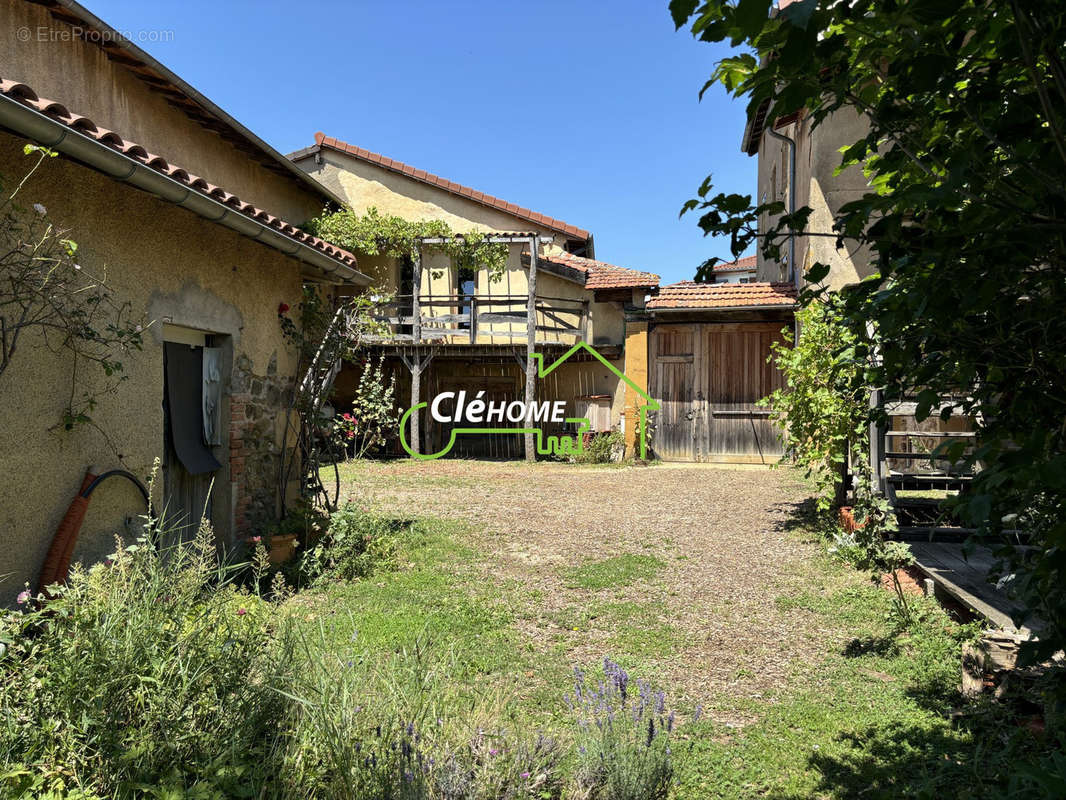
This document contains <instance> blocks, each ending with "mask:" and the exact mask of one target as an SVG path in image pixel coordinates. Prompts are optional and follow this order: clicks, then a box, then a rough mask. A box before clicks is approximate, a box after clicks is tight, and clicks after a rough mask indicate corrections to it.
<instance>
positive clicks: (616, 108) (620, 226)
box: [83, 0, 755, 282]
mask: <svg viewBox="0 0 1066 800" xmlns="http://www.w3.org/2000/svg"><path fill="white" fill-rule="evenodd" d="M83 2H84V3H85V5H87V7H88V8H89V9H90V10H91V11H92V12H93V13H95V14H96V15H97V16H99V17H101V18H102V19H103V20H104V21H105V22H107V23H109V24H110V25H112V26H113V27H115V28H117V29H119V30H122V31H132V32H137V31H140V30H147V31H154V30H169V31H173V37H172V40H171V41H168V42H160V43H151V42H138V43H139V44H140V45H141V46H142V47H143V48H144V49H146V50H147V51H148V52H150V53H151V54H152V55H153V56H155V57H156V58H158V59H159V60H160V61H162V62H163V63H164V64H166V65H167V66H168V67H170V68H171V69H173V70H174V71H175V72H177V73H178V74H179V75H181V76H182V77H183V78H184V79H185V80H187V81H188V82H189V83H191V84H192V85H193V86H195V87H196V88H197V89H199V90H200V91H201V92H203V93H204V94H206V95H207V96H208V97H210V98H211V99H212V100H214V101H215V102H216V103H218V104H219V105H220V106H221V107H222V108H224V109H226V111H228V112H229V113H230V114H232V115H233V116H234V117H236V118H237V119H238V120H240V121H241V122H242V123H244V124H245V125H247V126H248V127H249V128H251V129H252V130H253V131H255V132H256V133H257V134H258V135H259V136H261V137H262V138H263V139H265V140H266V141H267V142H269V143H270V144H272V145H273V146H274V147H276V148H277V149H278V150H280V151H281V152H283V153H286V152H289V151H292V150H296V149H298V148H300V147H305V146H307V145H309V144H311V143H312V141H313V139H312V137H313V135H314V133H315V131H318V130H322V131H325V133H326V134H327V135H329V136H336V137H337V138H338V139H343V140H344V141H347V142H350V143H352V144H356V145H359V146H360V147H365V148H368V149H370V150H373V151H375V152H379V153H384V154H385V155H387V156H389V157H390V158H396V159H399V160H401V161H405V162H407V163H409V164H413V165H414V166H416V167H419V168H421V169H426V170H429V171H430V172H435V173H437V174H439V175H443V176H444V177H446V178H449V179H450V180H454V181H458V182H459V183H464V184H467V185H469V186H473V187H474V188H476V189H479V190H481V191H484V192H488V193H490V194H494V195H496V196H498V197H502V198H504V199H505V200H508V201H510V202H513V203H518V204H519V205H524V206H527V207H529V208H532V209H534V210H536V211H539V212H541V213H544V214H548V215H550V216H554V217H557V218H559V219H562V220H565V221H567V222H569V223H572V224H574V225H578V226H580V227H582V228H585V229H587V230H590V231H592V232H593V234H594V235H595V237H596V255H597V257H598V258H600V259H603V260H604V261H609V262H611V263H614V264H619V265H621V266H628V267H634V268H638V269H645V270H649V271H652V272H657V273H659V274H661V275H662V276H663V279H664V282H672V281H676V280H682V279H686V278H691V277H692V276H693V274H694V272H695V270H696V267H697V266H698V265H699V264H700V263H701V262H702V261H703V260H704V259H706V258H708V257H709V256H712V255H715V256H722V257H728V256H729V246H728V242H727V241H725V240H710V239H705V238H704V237H703V236H702V234H701V232H700V230H699V229H698V228H697V227H696V225H695V218H694V217H692V216H686V217H685V218H684V219H682V220H679V219H678V211H679V209H680V207H681V205H682V204H683V203H684V202H685V200H687V199H688V198H690V197H692V196H694V194H695V190H696V188H697V187H698V186H699V184H700V182H701V181H702V180H703V178H704V176H705V175H707V174H708V173H713V175H714V178H715V186H716V188H719V189H727V190H731V191H740V192H742V193H752V192H754V184H755V159H753V158H749V157H747V156H745V155H743V154H742V153H741V152H740V138H741V134H742V132H743V127H744V106H743V103H741V102H737V101H731V100H730V99H729V98H727V97H726V95H725V93H724V92H723V91H722V90H721V89H720V88H717V87H715V88H714V89H713V90H711V91H709V92H708V93H707V94H706V95H705V96H704V99H703V102H702V103H701V102H698V92H699V89H700V87H701V86H702V85H703V82H704V80H705V79H706V77H707V76H708V75H709V73H710V71H711V69H712V68H713V64H714V62H715V60H716V59H717V58H719V57H721V55H723V51H722V50H720V49H717V48H716V47H715V46H711V45H707V44H702V43H698V42H695V41H693V40H692V38H691V36H690V35H689V34H688V33H686V32H684V31H682V32H675V31H674V26H673V22H672V21H671V19H670V14H669V12H668V10H667V3H666V1H665V0H662V1H661V2H660V1H658V0H643V1H641V0H615V1H614V2H610V3H608V2H601V0H577V2H575V0H527V2H523V3H518V2H507V3H495V4H485V3H477V2H470V1H469V0H455V1H454V2H439V0H435V1H433V2H431V1H430V0H413V1H409V2H406V3H401V2H367V1H366V0H363V1H361V2H348V3H344V2H330V1H329V0H318V1H317V2H314V3H281V2H274V1H271V2H260V3H253V2H251V0H213V2H205V1H204V0H180V1H179V0H155V2H152V3H144V2H143V1H138V2H134V1H133V0H83Z"/></svg>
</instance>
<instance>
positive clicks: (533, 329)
mask: <svg viewBox="0 0 1066 800" xmlns="http://www.w3.org/2000/svg"><path fill="white" fill-rule="evenodd" d="M538 239H539V237H537V236H532V237H530V239H529V292H528V295H527V297H526V409H527V412H526V413H527V414H528V413H529V410H530V409H532V408H533V397H534V394H535V393H536V387H537V363H536V361H534V360H533V355H534V353H536V351H537V241H538ZM525 425H526V428H527V429H528V428H529V420H528V419H527V420H526V421H525ZM525 447H526V461H529V462H532V461H536V460H537V451H536V445H535V443H534V440H533V434H532V433H526V435H525Z"/></svg>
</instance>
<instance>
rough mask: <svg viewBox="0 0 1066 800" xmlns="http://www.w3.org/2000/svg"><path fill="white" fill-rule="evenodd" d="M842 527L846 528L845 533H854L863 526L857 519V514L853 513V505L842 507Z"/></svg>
mask: <svg viewBox="0 0 1066 800" xmlns="http://www.w3.org/2000/svg"><path fill="white" fill-rule="evenodd" d="M840 527H841V528H843V529H844V532H845V533H854V532H855V531H857V530H858V529H859V528H861V527H863V526H862V525H860V524H858V523H857V522H856V521H855V515H854V514H853V513H852V510H851V506H841V507H840Z"/></svg>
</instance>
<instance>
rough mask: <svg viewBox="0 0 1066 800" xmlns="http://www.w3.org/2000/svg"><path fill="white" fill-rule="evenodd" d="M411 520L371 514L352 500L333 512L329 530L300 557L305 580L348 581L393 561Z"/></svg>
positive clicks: (407, 532) (408, 529) (407, 533)
mask: <svg viewBox="0 0 1066 800" xmlns="http://www.w3.org/2000/svg"><path fill="white" fill-rule="evenodd" d="M410 534H411V523H410V522H407V521H404V520H396V519H393V518H391V517H385V516H381V515H378V514H373V513H371V512H369V511H367V510H366V509H363V508H360V507H359V506H357V505H355V504H354V503H348V504H346V505H345V506H344V507H343V508H341V509H340V510H339V511H336V512H334V514H333V515H332V516H331V517H330V520H329V531H328V532H327V534H326V535H325V536H324V537H323V538H322V539H321V540H320V541H319V542H318V543H317V544H316V545H315V546H314V547H313V548H311V549H310V550H308V551H307V552H305V553H304V555H303V558H302V559H301V561H300V571H301V573H302V575H303V577H305V578H306V579H307V580H312V581H313V580H319V579H322V580H327V581H337V580H342V581H350V580H354V579H355V578H363V577H366V576H367V575H369V574H371V573H372V572H373V571H374V570H375V569H380V568H388V567H389V566H391V565H392V564H393V563H394V558H395V554H396V549H397V546H398V545H399V543H400V541H401V540H402V539H404V538H405V537H407V536H409V535H410Z"/></svg>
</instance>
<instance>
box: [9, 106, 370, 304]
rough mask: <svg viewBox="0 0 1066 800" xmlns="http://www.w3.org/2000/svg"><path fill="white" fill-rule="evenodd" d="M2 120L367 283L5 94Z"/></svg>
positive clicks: (324, 274)
mask: <svg viewBox="0 0 1066 800" xmlns="http://www.w3.org/2000/svg"><path fill="white" fill-rule="evenodd" d="M0 126H2V127H4V128H6V129H8V130H10V131H12V132H14V133H15V134H17V135H20V136H26V137H28V138H30V139H33V140H34V141H36V142H39V143H40V144H42V145H44V146H46V147H49V148H52V149H54V150H56V151H57V152H60V153H63V154H64V155H66V156H68V157H70V158H72V159H74V160H76V161H79V162H81V163H83V164H85V165H87V166H89V167H91V168H93V169H95V170H97V171H99V172H101V173H103V174H105V175H107V176H108V177H110V178H112V179H113V180H116V181H118V182H120V183H128V184H130V185H131V186H134V187H136V188H138V189H141V190H142V191H145V192H148V193H150V194H152V195H154V196H156V197H159V198H160V199H163V200H166V201H168V202H170V203H174V204H175V205H179V206H181V207H182V208H185V209H186V210H188V211H192V212H193V213H195V214H197V215H199V216H201V217H203V218H205V219H208V220H210V221H212V222H216V223H218V224H220V225H223V226H225V227H227V228H230V229H231V230H234V231H236V232H238V233H240V234H242V235H244V236H246V237H248V238H250V239H254V240H255V241H257V242H260V243H262V244H265V245H266V246H268V247H271V248H273V249H274V250H278V251H280V252H282V253H284V254H285V255H287V256H291V257H294V258H296V259H298V260H299V261H301V262H303V263H305V264H308V265H310V266H312V267H314V268H315V269H316V270H317V276H318V277H321V278H323V279H325V280H327V281H333V282H337V283H351V284H355V285H357V286H368V285H369V284H370V278H369V277H368V276H366V275H364V274H363V273H361V272H359V271H358V270H356V269H354V268H352V267H350V266H348V265H347V264H344V263H343V262H341V261H338V260H337V259H335V258H333V257H332V256H330V255H328V254H326V253H324V252H322V251H320V250H317V249H315V248H314V247H311V246H310V245H308V244H305V243H304V242H301V241H298V240H297V239H294V238H292V237H290V236H286V235H285V234H284V233H282V232H281V231H277V230H275V229H274V228H272V227H270V226H269V225H266V224H264V223H263V222H261V221H259V220H257V219H254V218H253V217H250V216H248V215H246V214H242V213H240V212H239V211H236V210H234V209H233V208H230V207H229V206H227V205H225V204H224V203H220V202H219V201H218V200H215V199H214V198H213V197H209V196H208V195H206V194H204V193H203V192H200V191H197V190H196V189H193V188H192V187H190V186H186V185H184V184H182V183H179V182H178V181H176V180H174V179H173V178H171V177H170V176H169V175H164V174H163V173H161V172H158V171H157V170H154V169H152V168H151V167H149V166H147V165H146V164H142V163H141V162H139V161H137V160H135V159H133V158H130V157H129V156H127V155H126V154H125V153H120V152H118V151H117V150H115V149H113V148H111V147H108V146H107V145H105V144H103V143H102V142H98V141H96V140H95V139H93V138H91V137H89V136H86V135H85V134H83V133H80V132H79V131H77V130H74V129H73V128H70V127H68V126H67V125H64V124H63V123H61V122H58V121H56V120H54V119H52V118H51V117H48V116H47V115H45V114H42V113H40V112H39V111H37V110H36V109H33V108H30V107H28V106H26V105H23V104H22V103H20V102H18V101H17V100H14V99H12V98H10V97H7V96H6V95H0Z"/></svg>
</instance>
